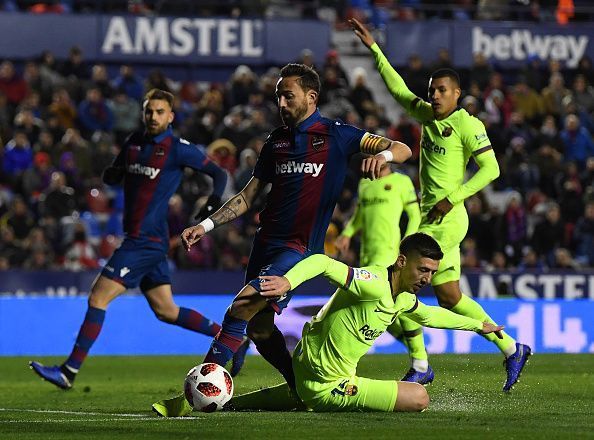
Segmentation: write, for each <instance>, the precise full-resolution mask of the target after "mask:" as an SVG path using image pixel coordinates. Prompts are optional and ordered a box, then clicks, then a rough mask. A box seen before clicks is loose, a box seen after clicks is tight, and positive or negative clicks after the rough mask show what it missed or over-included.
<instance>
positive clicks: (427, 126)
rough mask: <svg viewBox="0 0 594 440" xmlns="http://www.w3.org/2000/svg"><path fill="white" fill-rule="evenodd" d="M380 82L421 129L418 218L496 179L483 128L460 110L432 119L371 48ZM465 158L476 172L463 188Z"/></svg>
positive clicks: (427, 107)
mask: <svg viewBox="0 0 594 440" xmlns="http://www.w3.org/2000/svg"><path fill="white" fill-rule="evenodd" d="M371 51H372V53H373V55H374V58H375V62H376V65H377V68H378V71H379V73H380V75H381V76H382V79H383V80H384V82H385V83H386V86H387V87H388V89H389V90H390V93H391V94H392V96H393V97H394V98H395V99H396V101H398V103H399V104H400V105H402V107H404V109H405V111H406V112H407V113H408V114H409V115H411V116H412V117H413V118H415V119H416V120H417V121H419V122H420V123H421V124H422V125H423V129H422V136H421V155H420V167H419V177H420V184H421V213H422V214H423V216H424V214H426V213H427V212H428V211H429V210H430V209H431V208H432V207H433V205H435V203H437V202H439V201H440V200H442V199H444V198H446V197H447V198H448V200H449V201H450V202H451V203H452V204H454V205H456V204H459V203H462V202H463V201H464V199H466V198H467V197H470V196H471V195H472V194H474V193H476V192H477V191H480V190H481V189H482V188H484V187H485V186H486V185H487V184H488V183H489V182H491V181H492V180H493V179H495V178H496V177H497V176H498V175H499V166H498V165H497V160H496V158H495V154H494V153H493V149H492V148H491V142H490V141H489V138H488V136H487V133H486V130H485V126H484V125H483V123H482V122H481V121H480V120H478V119H477V118H475V117H474V116H471V115H470V114H469V113H468V112H467V111H466V110H464V109H462V108H458V109H456V110H455V111H454V112H452V113H451V114H450V115H449V116H448V117H447V118H445V119H442V120H435V118H434V116H433V109H432V108H431V105H430V104H429V103H428V102H426V101H423V100H422V99H421V98H419V97H417V96H416V95H415V94H414V93H412V92H411V91H410V90H409V89H408V87H407V86H406V84H405V83H404V80H403V79H402V77H401V76H400V75H399V74H398V73H397V72H396V71H395V70H394V68H393V67H392V66H391V65H390V63H389V62H388V60H387V59H386V57H385V56H384V54H383V53H382V51H381V50H380V48H379V46H378V45H377V44H374V45H373V46H372V47H371ZM470 156H474V157H475V158H476V159H477V163H478V164H479V167H480V170H479V171H478V172H477V173H476V174H475V175H474V176H473V177H472V178H471V179H469V180H468V182H466V183H464V174H465V171H466V165H467V164H468V160H469V159H470Z"/></svg>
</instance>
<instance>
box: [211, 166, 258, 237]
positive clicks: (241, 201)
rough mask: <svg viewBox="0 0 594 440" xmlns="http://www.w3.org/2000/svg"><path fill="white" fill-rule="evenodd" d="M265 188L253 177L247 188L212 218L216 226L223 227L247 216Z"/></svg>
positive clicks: (226, 203) (232, 198)
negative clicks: (246, 213) (244, 215)
mask: <svg viewBox="0 0 594 440" xmlns="http://www.w3.org/2000/svg"><path fill="white" fill-rule="evenodd" d="M263 186H264V185H263V184H262V182H261V181H260V180H259V179H257V178H255V177H252V178H251V179H250V181H249V182H248V183H247V185H246V186H245V188H243V189H242V190H241V191H240V192H239V193H237V194H236V195H234V196H233V197H231V198H230V199H229V200H227V202H225V204H224V205H223V206H221V207H220V208H219V209H218V210H217V211H216V212H215V213H214V214H212V215H211V216H210V219H211V220H212V222H213V223H214V226H215V227H217V226H220V225H223V224H225V223H228V222H230V221H233V220H235V219H236V218H238V217H239V216H241V215H243V214H245V212H247V210H248V209H249V208H250V206H252V203H253V202H254V199H255V198H256V196H257V195H258V193H259V192H260V191H261V189H262V188H263Z"/></svg>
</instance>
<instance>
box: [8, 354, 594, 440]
mask: <svg viewBox="0 0 594 440" xmlns="http://www.w3.org/2000/svg"><path fill="white" fill-rule="evenodd" d="M200 359H201V356H196V357H183V356H176V357H165V356H163V357H99V356H97V357H90V358H89V359H88V361H87V362H86V364H85V365H84V368H83V369H82V371H81V373H80V374H79V377H78V378H77V381H76V383H75V387H74V388H73V389H72V390H70V391H62V390H59V389H57V388H56V387H54V386H53V385H51V384H49V383H45V382H42V381H41V380H40V379H39V378H38V377H37V376H36V375H35V374H34V373H33V372H32V371H30V370H29V368H28V366H27V361H28V360H29V359H28V358H23V357H17V358H14V357H12V358H0V438H2V439H44V440H47V439H75V438H76V439H79V438H85V439H110V440H113V439H116V438H117V439H118V440H120V439H137V438H142V439H164V438H170V439H176V440H182V439H192V440H195V439H225V440H228V439H242V438H245V439H276V438H279V439H310V438H316V439H317V438H321V439H324V440H327V439H350V438H353V439H358V440H366V439H383V438H391V439H393V438H403V437H406V438H408V439H415V440H417V439H425V438H433V439H436V438H438V439H445V438H456V439H461V438H469V439H470V438H472V439H476V438H482V439H506V440H509V439H542V438H546V439H547V440H550V439H556V438H571V439H578V438H584V439H585V438H590V439H592V438H594V356H593V355H591V354H590V355H545V354H543V355H538V354H537V355H535V356H532V358H531V360H530V362H529V364H528V366H527V367H526V370H525V371H524V373H523V375H522V379H521V382H520V383H519V384H518V385H517V386H516V389H515V390H514V391H513V392H512V393H511V394H509V395H506V394H503V393H502V392H501V386H502V384H503V379H504V376H505V372H504V369H503V367H502V366H501V357H500V356H497V355H440V356H437V355H436V356H432V357H431V359H430V360H431V365H432V366H433V368H434V370H435V373H436V376H435V377H436V379H435V383H434V384H433V385H431V386H430V387H429V388H428V391H429V394H430V396H431V405H430V407H429V410H428V411H426V412H424V413H420V414H402V413H399V414H384V413H347V414H340V413H334V414H315V413H306V412H286V413H278V412H240V413H233V412H219V413H213V414H200V413H194V414H193V417H189V418H183V419H161V418H157V417H156V416H155V415H154V414H153V413H152V412H151V410H150V407H151V403H153V402H154V401H156V400H158V399H160V398H163V397H168V396H171V395H173V394H175V393H177V392H178V391H179V390H181V387H182V382H183V378H184V376H185V373H186V372H187V371H188V370H189V369H190V367H192V365H194V364H196V363H198V361H199V360H200ZM38 360H40V361H41V362H44V363H47V364H50V363H52V362H57V361H58V360H61V358H60V359H57V358H53V359H52V358H40V359H38ZM406 368H407V359H406V357H405V356H392V355H391V356H388V355H369V356H366V357H365V358H363V360H362V361H361V364H360V368H359V374H360V375H362V376H367V377H373V378H384V379H387V378H393V377H400V376H401V375H402V374H403V373H404V371H405V370H406ZM280 381H281V380H280V376H279V375H278V373H276V371H274V370H273V369H272V367H270V366H269V365H268V364H266V362H265V361H264V360H262V359H261V358H259V357H255V356H252V357H249V358H248V360H247V361H246V365H245V367H244V370H243V371H242V373H241V374H240V375H239V376H238V377H237V378H236V379H235V390H236V394H241V393H243V392H247V391H251V390H254V389H257V388H258V387H264V386H268V385H274V384H276V383H279V382H280Z"/></svg>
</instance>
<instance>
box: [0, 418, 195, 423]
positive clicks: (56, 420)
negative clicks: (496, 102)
mask: <svg viewBox="0 0 594 440" xmlns="http://www.w3.org/2000/svg"><path fill="white" fill-rule="evenodd" d="M161 420H200V417H177V418H174V417H169V418H165V417H134V418H118V417H113V418H109V419H91V420H87V419H54V420H51V419H50V420H0V424H2V423H71V422H85V423H87V422H93V423H94V422H124V421H125V422H151V421H152V422H155V421H161Z"/></svg>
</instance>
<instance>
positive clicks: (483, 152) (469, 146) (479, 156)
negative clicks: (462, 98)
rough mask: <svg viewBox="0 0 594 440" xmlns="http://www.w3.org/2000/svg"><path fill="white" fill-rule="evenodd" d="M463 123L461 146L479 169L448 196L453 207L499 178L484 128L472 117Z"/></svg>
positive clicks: (495, 159)
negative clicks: (470, 155) (469, 154)
mask: <svg viewBox="0 0 594 440" xmlns="http://www.w3.org/2000/svg"><path fill="white" fill-rule="evenodd" d="M463 121H464V122H463V123H462V126H461V127H460V129H461V130H460V131H461V133H462V145H463V147H464V149H466V150H468V151H469V152H470V153H471V154H472V156H473V157H474V160H475V161H476V163H477V165H478V167H479V169H478V171H477V172H476V173H475V174H474V175H473V176H472V177H471V178H470V179H468V181H466V182H465V183H463V184H462V185H460V186H459V187H458V188H456V189H455V190H454V191H452V192H451V193H450V194H448V196H447V199H448V200H449V201H450V202H451V203H452V204H453V205H455V204H457V203H460V202H462V201H464V200H465V199H467V198H468V197H470V196H472V195H473V194H476V193H477V192H479V191H480V190H481V189H483V188H484V187H485V186H487V185H488V184H489V183H491V182H492V181H493V180H495V179H496V178H497V177H498V176H499V164H498V163H497V158H496V157H495V152H494V151H493V148H492V147H491V142H490V141H489V137H488V136H487V132H486V131H485V126H484V125H483V123H482V122H481V121H479V120H478V119H477V118H474V117H472V116H468V117H467V118H464V119H463Z"/></svg>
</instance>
